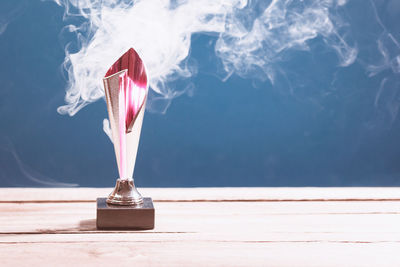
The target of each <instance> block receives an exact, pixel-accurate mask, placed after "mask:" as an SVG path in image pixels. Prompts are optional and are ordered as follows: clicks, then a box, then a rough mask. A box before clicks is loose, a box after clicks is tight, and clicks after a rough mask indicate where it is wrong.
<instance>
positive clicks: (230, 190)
mask: <svg viewBox="0 0 400 267" xmlns="http://www.w3.org/2000/svg"><path fill="white" fill-rule="evenodd" d="M139 190H140V192H141V193H142V194H143V195H144V196H149V197H152V198H153V200H155V201H204V200H206V201H293V200H294V201H307V200H311V201H313V200H314V201H315V200H342V201H347V200H400V187H344V188H343V187H336V188H332V187H330V188H325V187H324V188H318V187H301V188H292V187H291V188H288V187H277V188H270V187H254V188H246V187H242V188H241V187H225V188H140V189H139ZM110 192H111V188H1V189H0V203H2V202H3V203H4V202H16V201H28V202H29V201H32V202H35V201H38V202H48V201H88V202H91V201H95V199H96V198H97V197H105V196H107V195H108V194H109V193H110Z"/></svg>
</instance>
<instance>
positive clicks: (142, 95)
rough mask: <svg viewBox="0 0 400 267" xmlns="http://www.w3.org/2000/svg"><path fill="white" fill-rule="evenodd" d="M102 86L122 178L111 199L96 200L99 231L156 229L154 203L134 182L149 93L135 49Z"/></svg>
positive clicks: (115, 65) (121, 59) (115, 66)
mask: <svg viewBox="0 0 400 267" xmlns="http://www.w3.org/2000/svg"><path fill="white" fill-rule="evenodd" d="M103 82H104V90H105V97H106V101H107V109H108V116H109V120H110V126H111V132H112V141H113V144H114V151H115V156H116V159H117V165H118V172H119V178H118V179H117V181H116V185H115V188H114V190H113V191H112V192H111V194H110V195H109V196H108V198H98V199H97V220H96V224H97V228H98V229H153V228H154V207H153V202H152V199H151V198H146V197H145V198H143V197H142V196H141V194H140V193H139V192H138V190H137V189H136V187H135V184H134V180H133V170H134V168H135V161H136V154H137V149H138V146H139V138H140V131H141V128H142V122H143V114H144V111H145V105H146V99H147V93H148V81H147V75H146V69H145V67H144V64H143V62H142V60H141V58H140V57H139V55H138V54H137V53H136V51H135V50H134V49H133V48H131V49H129V50H128V51H127V52H126V53H125V54H123V55H122V56H121V57H120V58H119V59H118V60H117V61H116V62H115V63H114V64H113V65H112V66H111V68H110V69H109V70H108V71H107V73H106V75H105V77H104V79H103Z"/></svg>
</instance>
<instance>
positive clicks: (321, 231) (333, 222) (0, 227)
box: [0, 201, 400, 242]
mask: <svg viewBox="0 0 400 267" xmlns="http://www.w3.org/2000/svg"><path fill="white" fill-rule="evenodd" d="M95 211H96V210H95V205H94V204H92V203H59V204H56V203H46V204H45V203H40V204H1V205H0V233H3V234H6V233H15V234H18V233H31V234H33V233H79V232H81V231H82V232H83V233H84V232H85V231H91V232H96V229H95V221H94V220H95ZM398 225H400V207H399V203H398V202H390V201H387V202H255V203H251V202H195V203H188V202H183V203H157V204H156V228H155V230H153V231H145V232H139V233H146V235H145V236H143V238H147V237H149V236H150V235H149V233H154V234H155V235H154V236H155V237H157V235H158V234H161V235H163V234H165V236H163V238H166V239H167V240H168V238H171V234H182V236H181V237H180V238H183V239H185V238H188V239H193V238H194V239H199V240H200V239H201V240H214V239H215V238H216V239H217V240H226V241H228V240H236V241H240V240H247V241H266V240H284V241H290V240H292V241H307V240H308V241H310V240H324V241H332V240H336V241H340V240H347V241H349V240H351V241H357V242H358V241H360V242H372V241H400V228H399V227H398ZM101 233H104V232H101ZM9 238H10V237H9V235H2V236H1V237H0V241H4V240H6V241H7V240H9ZM24 238H26V239H27V240H31V238H37V237H36V236H35V235H27V236H24ZM46 238H50V239H51V238H52V237H51V235H50V236H49V237H46ZM144 240H146V239H144ZM20 241H21V240H20Z"/></svg>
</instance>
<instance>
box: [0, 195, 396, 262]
mask: <svg viewBox="0 0 400 267" xmlns="http://www.w3.org/2000/svg"><path fill="white" fill-rule="evenodd" d="M110 191H111V188H73V189H57V188H55V189H32V188H25V189H21V188H2V189H0V265H1V266H113V265H115V266H158V265H161V266H400V188H188V189H182V188H163V189H160V188H158V189H157V188H143V189H141V192H142V194H143V195H146V196H151V197H153V199H154V201H155V203H154V204H155V208H156V227H155V229H154V230H152V231H137V232H134V231H97V230H96V227H95V217H96V205H95V199H96V197H99V196H106V195H107V194H108V193H109V192H110Z"/></svg>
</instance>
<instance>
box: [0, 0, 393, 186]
mask: <svg viewBox="0 0 400 267" xmlns="http://www.w3.org/2000/svg"><path fill="white" fill-rule="evenodd" d="M374 3H375V5H376V8H377V11H378V14H379V16H380V17H381V19H382V23H383V24H384V25H385V27H386V28H387V31H388V32H390V33H391V34H392V36H394V38H395V39H396V40H400V27H399V25H400V16H398V14H400V8H399V5H398V4H396V1H395V0H394V1H374ZM396 8H397V9H396ZM345 10H346V12H347V13H348V18H350V21H349V23H350V25H351V29H352V32H353V34H354V36H353V39H355V40H356V41H357V45H358V48H359V51H360V53H359V57H358V59H357V61H356V62H355V63H354V64H352V65H350V66H348V67H345V68H339V67H337V65H338V59H337V57H336V55H335V54H334V53H333V52H332V51H329V50H326V49H324V45H323V40H322V39H321V38H319V37H317V38H315V39H313V40H311V41H310V42H309V45H310V48H311V49H310V51H291V52H288V53H290V57H288V58H290V59H289V60H287V61H284V62H281V63H279V67H280V69H283V70H285V71H286V77H287V80H286V81H285V80H284V79H282V80H280V81H278V82H277V83H276V84H274V85H272V84H271V83H270V82H268V81H264V82H263V81H258V80H251V79H243V78H240V77H238V76H235V75H233V76H232V77H231V78H230V79H228V80H227V81H226V82H223V81H222V80H221V79H220V78H218V77H217V76H216V75H214V71H215V65H216V63H215V62H216V61H217V59H216V57H215V55H214V53H213V44H214V43H215V41H216V37H213V36H209V35H202V34H196V35H194V36H193V37H192V41H193V44H192V51H191V59H192V60H193V61H196V62H197V65H198V69H199V72H198V74H197V75H196V76H195V77H193V78H192V79H191V81H190V82H192V83H193V84H194V86H195V89H194V90H193V94H192V95H190V96H189V95H183V96H181V97H179V98H177V99H175V100H174V101H173V102H172V104H171V106H170V108H169V109H168V111H167V112H166V114H156V113H149V112H147V113H146V115H145V120H144V124H143V129H142V138H141V143H140V148H139V152H138V158H137V163H136V170H135V179H136V183H137V185H138V186H141V187H190V186H399V185H400V142H399V136H400V123H399V122H400V121H399V119H398V116H397V112H398V108H399V105H400V94H399V89H400V78H399V75H400V74H399V73H398V72H396V71H395V70H392V69H387V70H384V71H382V72H380V73H379V74H377V75H375V76H373V77H369V76H368V73H367V72H366V69H365V65H364V64H363V62H364V61H365V60H369V59H370V58H371V57H372V58H374V57H375V58H377V61H379V59H380V57H381V56H382V55H381V54H380V53H379V51H378V50H377V48H376V47H377V43H376V41H377V39H378V38H379V37H380V36H382V29H381V28H379V27H378V26H377V23H376V21H374V19H373V10H372V8H371V2H369V1H361V0H359V1H357V0H354V1H351V0H350V1H349V3H348V4H347V6H346V8H345ZM360 10H363V12H360ZM62 16H63V9H62V8H61V7H60V6H57V5H56V4H54V3H52V2H40V1H11V0H9V1H1V3H0V18H1V19H0V127H1V131H0V186H72V185H79V186H99V187H102V186H113V184H114V181H115V179H116V178H117V176H118V174H117V167H116V162H115V157H114V152H113V146H112V144H111V142H110V141H109V139H108V137H107V136H106V135H105V134H104V132H103V131H102V120H103V118H105V117H107V113H106V105H105V102H104V100H100V101H98V102H96V103H93V104H91V105H89V106H87V107H85V108H84V109H83V110H81V111H80V112H78V113H77V115H75V116H74V117H69V116H64V115H60V114H58V113H57V112H56V109H57V107H59V106H60V105H63V103H64V95H65V90H64V89H65V86H66V77H64V75H65V73H64V72H63V71H62V69H61V67H60V65H61V63H62V62H63V59H64V45H65V44H66V43H67V42H69V41H70V40H69V39H72V38H74V37H73V36H68V35H62V34H60V33H61V32H62V28H63V27H64V26H65V22H63V20H62ZM6 22H8V24H7V25H6V24H5V23H6ZM1 23H3V24H1ZM4 25H6V26H4ZM363 51H364V52H365V53H364V52H363ZM366 51H367V52H368V53H367V52H366ZM391 53H392V54H391V55H392V57H395V56H396V55H400V49H398V47H397V48H396V46H394V48H393V49H392V50H391ZM382 83H383V85H384V88H383V89H382V90H380V88H381V85H382ZM291 85H294V86H295V87H294V88H295V90H294V91H295V93H293V92H292V91H291V90H290V89H289V88H290V87H291ZM175 86H179V84H176V85H175Z"/></svg>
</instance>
